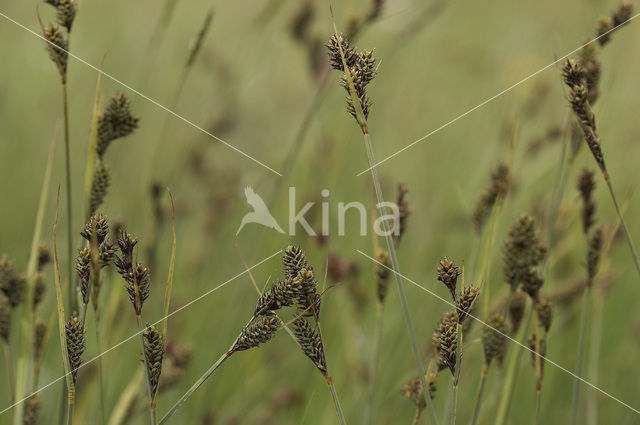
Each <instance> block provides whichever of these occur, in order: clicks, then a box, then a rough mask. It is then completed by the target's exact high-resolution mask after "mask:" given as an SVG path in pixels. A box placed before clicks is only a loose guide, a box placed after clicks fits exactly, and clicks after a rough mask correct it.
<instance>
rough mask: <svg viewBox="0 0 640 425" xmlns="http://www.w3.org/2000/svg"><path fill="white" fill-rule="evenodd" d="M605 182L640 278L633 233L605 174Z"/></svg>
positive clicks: (639, 262)
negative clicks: (632, 237)
mask: <svg viewBox="0 0 640 425" xmlns="http://www.w3.org/2000/svg"><path fill="white" fill-rule="evenodd" d="M605 181H606V182H607V187H608V188H609V193H610V194H611V200H612V201H613V205H614V207H615V208H616V213H618V217H619V218H620V224H622V230H624V236H625V238H626V239H627V244H628V245H629V251H631V256H632V257H633V263H634V264H635V266H636V272H637V273H638V276H640V260H638V253H637V252H636V247H635V246H634V245H633V240H632V239H631V233H630V232H629V229H628V228H627V223H626V222H625V221H624V218H623V217H622V212H621V211H620V206H619V205H618V200H617V199H616V194H615V192H614V191H613V186H612V184H611V179H610V178H609V176H608V175H606V174H605Z"/></svg>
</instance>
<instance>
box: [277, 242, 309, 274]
mask: <svg viewBox="0 0 640 425" xmlns="http://www.w3.org/2000/svg"><path fill="white" fill-rule="evenodd" d="M282 262H283V264H284V275H285V276H286V277H290V278H292V279H293V278H295V277H296V276H298V273H299V272H300V270H301V269H303V268H308V267H309V266H308V264H307V256H306V255H304V252H302V250H301V249H300V248H298V247H295V246H293V245H289V246H287V247H286V248H285V250H284V255H283V256H282Z"/></svg>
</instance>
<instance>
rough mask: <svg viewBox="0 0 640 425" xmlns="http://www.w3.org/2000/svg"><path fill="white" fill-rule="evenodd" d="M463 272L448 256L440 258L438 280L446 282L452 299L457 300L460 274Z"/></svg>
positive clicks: (445, 284)
mask: <svg viewBox="0 0 640 425" xmlns="http://www.w3.org/2000/svg"><path fill="white" fill-rule="evenodd" d="M461 274H462V271H460V269H459V268H458V266H456V265H455V264H454V263H453V261H449V260H448V259H447V257H444V258H443V259H442V260H440V266H438V280H439V281H440V282H442V283H444V286H446V287H447V289H449V292H450V293H451V299H452V300H453V301H454V302H455V301H456V292H457V286H458V276H460V275H461Z"/></svg>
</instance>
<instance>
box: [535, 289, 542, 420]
mask: <svg viewBox="0 0 640 425" xmlns="http://www.w3.org/2000/svg"><path fill="white" fill-rule="evenodd" d="M536 302H537V301H534V306H533V318H534V321H533V338H534V341H535V351H536V354H534V357H533V361H534V363H535V366H536V400H535V405H534V413H533V425H538V420H539V417H540V393H541V392H542V357H541V356H540V354H541V353H540V350H541V348H540V347H541V344H540V342H541V338H542V337H541V336H540V335H539V332H538V328H539V327H540V314H539V313H538V308H537V307H536V305H535V303H536Z"/></svg>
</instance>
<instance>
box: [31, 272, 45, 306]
mask: <svg viewBox="0 0 640 425" xmlns="http://www.w3.org/2000/svg"><path fill="white" fill-rule="evenodd" d="M46 292H47V282H45V279H44V273H42V272H36V278H35V281H34V282H33V308H34V309H35V308H37V307H38V306H39V305H40V303H41V302H42V300H43V299H44V295H45V293H46Z"/></svg>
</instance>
